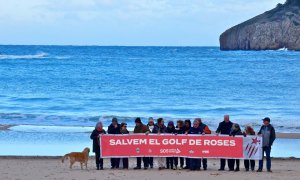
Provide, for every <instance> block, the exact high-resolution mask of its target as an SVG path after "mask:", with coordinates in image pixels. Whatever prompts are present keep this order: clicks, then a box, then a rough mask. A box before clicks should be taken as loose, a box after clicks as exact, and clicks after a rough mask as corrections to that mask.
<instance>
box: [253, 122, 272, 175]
mask: <svg viewBox="0 0 300 180" xmlns="http://www.w3.org/2000/svg"><path fill="white" fill-rule="evenodd" d="M270 122H271V120H270V118H269V117H265V118H264V119H263V125H262V126H261V128H260V130H259V132H258V135H261V136H262V143H263V158H262V160H259V167H258V170H257V172H262V170H263V162H264V161H263V159H264V154H265V153H266V160H267V171H268V172H272V170H271V155H270V154H271V146H272V145H273V142H274V141H275V139H276V133H275V128H274V127H273V126H272V125H271V124H270Z"/></svg>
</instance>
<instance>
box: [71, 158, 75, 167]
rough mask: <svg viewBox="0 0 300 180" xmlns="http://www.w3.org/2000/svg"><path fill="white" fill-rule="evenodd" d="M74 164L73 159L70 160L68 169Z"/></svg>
mask: <svg viewBox="0 0 300 180" xmlns="http://www.w3.org/2000/svg"><path fill="white" fill-rule="evenodd" d="M74 163H75V161H74V160H73V159H70V169H72V166H73V164H74Z"/></svg>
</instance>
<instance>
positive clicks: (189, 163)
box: [90, 115, 276, 172]
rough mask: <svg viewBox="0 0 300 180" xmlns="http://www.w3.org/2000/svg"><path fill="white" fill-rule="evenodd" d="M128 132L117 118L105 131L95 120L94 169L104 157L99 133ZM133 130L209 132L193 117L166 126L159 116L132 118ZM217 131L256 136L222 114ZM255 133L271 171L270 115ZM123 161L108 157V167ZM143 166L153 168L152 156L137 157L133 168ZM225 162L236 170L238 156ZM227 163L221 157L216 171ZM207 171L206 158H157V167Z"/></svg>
mask: <svg viewBox="0 0 300 180" xmlns="http://www.w3.org/2000/svg"><path fill="white" fill-rule="evenodd" d="M106 133H107V134H129V131H128V130H127V124H126V123H125V122H123V123H121V124H119V123H118V119H117V118H115V117H114V118H113V119H112V123H111V124H110V125H109V126H108V129H107V132H106V131H105V130H104V129H103V123H102V122H98V123H97V124H96V127H95V130H94V131H93V132H92V134H91V136H90V138H91V139H92V140H93V152H94V153H95V157H96V167H97V170H103V159H102V158H101V157H100V148H101V147H100V145H99V136H100V135H102V134H106ZM133 133H145V134H149V133H153V134H202V135H205V134H211V133H212V132H211V130H210V129H209V127H208V126H207V125H206V124H204V123H203V122H202V120H201V118H195V119H194V120H193V124H192V122H191V120H185V121H183V120H178V121H177V122H176V125H175V123H174V122H173V121H169V122H168V123H167V126H165V122H164V119H163V118H158V119H157V120H156V123H155V121H154V119H153V118H152V117H150V118H149V119H148V124H143V123H142V120H141V119H140V118H136V119H135V128H134V131H133ZM216 134H217V135H218V134H222V135H229V136H236V135H244V136H247V135H255V134H256V133H255V131H254V129H253V128H252V127H251V126H250V125H248V126H246V127H245V130H244V131H242V130H241V128H240V126H239V124H237V123H232V122H231V121H230V119H229V115H224V121H222V122H220V123H219V126H218V128H217V130H216ZM257 134H258V135H261V136H262V139H263V145H262V147H263V156H264V154H266V160H267V163H266V164H267V171H268V172H272V170H271V158H270V153H271V146H272V144H273V142H274V140H275V138H276V134H275V129H274V127H273V126H272V125H271V124H270V118H268V117H266V118H264V119H263V125H262V126H261V128H260V130H259V132H258V133H257ZM121 160H122V163H123V168H124V169H128V168H129V161H128V158H111V159H110V163H111V169H118V168H119V166H120V162H121ZM142 162H143V168H144V169H148V168H153V157H137V158H136V167H135V168H134V169H142ZM227 165H228V168H229V171H239V170H240V160H239V159H227ZM225 166H226V159H221V160H220V169H219V171H224V170H225ZM244 166H245V170H246V171H249V170H252V171H254V170H255V160H244ZM201 167H202V168H203V170H207V159H206V158H183V157H167V158H164V157H158V168H159V170H162V169H174V170H176V169H190V170H192V171H195V170H200V169H201ZM262 170H263V159H262V160H259V166H258V170H257V172H262Z"/></svg>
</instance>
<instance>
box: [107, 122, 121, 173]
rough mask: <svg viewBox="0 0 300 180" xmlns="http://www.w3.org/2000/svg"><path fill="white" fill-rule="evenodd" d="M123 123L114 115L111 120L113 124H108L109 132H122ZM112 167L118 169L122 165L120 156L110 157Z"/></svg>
mask: <svg viewBox="0 0 300 180" xmlns="http://www.w3.org/2000/svg"><path fill="white" fill-rule="evenodd" d="M120 130H121V125H120V124H118V119H117V118H116V117H113V118H112V120H111V124H110V125H109V126H108V129H107V133H108V134H121V132H120ZM110 164H111V169H114V168H116V169H118V168H119V165H120V158H110Z"/></svg>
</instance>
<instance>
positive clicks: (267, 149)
mask: <svg viewBox="0 0 300 180" xmlns="http://www.w3.org/2000/svg"><path fill="white" fill-rule="evenodd" d="M262 153H263V154H262V157H263V158H262V160H259V167H258V169H263V165H264V154H265V153H266V160H267V169H268V170H271V147H263V151H262Z"/></svg>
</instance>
